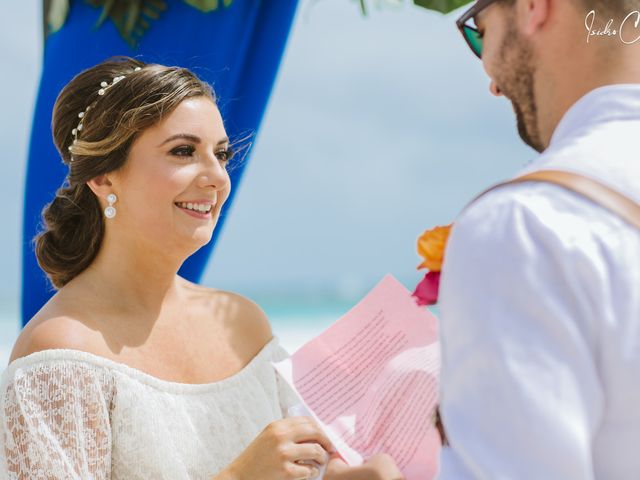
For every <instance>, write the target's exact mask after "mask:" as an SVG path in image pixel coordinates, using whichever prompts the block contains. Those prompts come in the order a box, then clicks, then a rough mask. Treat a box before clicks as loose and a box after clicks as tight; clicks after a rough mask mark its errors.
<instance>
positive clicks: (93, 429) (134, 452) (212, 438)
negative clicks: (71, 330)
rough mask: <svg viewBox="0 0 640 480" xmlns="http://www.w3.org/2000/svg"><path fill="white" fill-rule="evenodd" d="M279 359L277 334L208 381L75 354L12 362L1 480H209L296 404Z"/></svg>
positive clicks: (0, 415)
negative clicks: (177, 378)
mask: <svg viewBox="0 0 640 480" xmlns="http://www.w3.org/2000/svg"><path fill="white" fill-rule="evenodd" d="M286 357H288V354H287V352H286V351H285V350H284V349H283V348H282V347H281V346H280V344H279V342H278V339H277V337H274V338H273V339H272V340H271V341H270V342H269V343H267V344H266V345H265V346H264V347H263V348H262V350H260V352H259V353H258V354H257V355H256V356H255V357H254V358H253V359H252V360H251V361H250V362H249V363H248V364H247V365H246V366H245V367H244V368H243V369H242V370H240V371H239V372H238V373H236V374H234V375H232V376H230V377H227V378H225V379H223V380H220V381H217V382H214V383H206V384H187V383H176V382H169V381H166V380H161V379H159V378H156V377H153V376H151V375H149V374H147V373H144V372H142V371H140V370H137V369H134V368H131V367H129V366H127V365H125V364H122V363H118V362H114V361H112V360H109V359H107V358H104V357H101V356H97V355H93V354H91V353H87V352H82V351H79V350H69V349H54V350H43V351H40V352H35V353H32V354H30V355H27V356H25V357H22V358H19V359H17V360H14V361H13V362H11V364H10V365H9V366H8V367H7V368H6V370H5V371H4V372H3V374H2V377H0V479H2V480H5V479H12V480H14V479H15V480H18V479H29V480H38V479H47V480H49V479H55V480H63V479H64V480H81V479H82V480H87V479H94V480H97V479H112V480H142V479H145V480H146V479H154V480H155V479H158V480H160V479H167V480H169V479H170V480H187V479H189V480H192V479H193V480H196V479H197V480H210V479H211V478H212V477H213V476H214V475H215V474H216V473H218V472H219V471H220V470H222V469H223V468H224V467H226V466H227V465H228V464H229V463H231V462H232V461H233V460H234V459H235V458H236V457H237V456H238V455H240V453H242V452H243V451H244V449H245V448H246V447H247V445H248V444H249V443H250V442H252V441H253V439H254V438H255V437H256V436H257V435H258V434H259V433H260V432H261V430H262V429H263V428H264V427H265V426H266V425H268V424H269V423H271V422H272V421H274V420H277V419H280V418H282V417H283V416H284V415H286V412H287V409H288V408H289V407H291V406H293V405H294V404H296V403H297V400H296V398H295V394H294V393H292V391H291V390H290V389H289V387H288V386H286V385H285V384H284V382H282V381H281V380H280V379H279V377H278V376H276V372H275V369H274V368H273V366H272V365H271V361H279V360H282V359H284V358H286Z"/></svg>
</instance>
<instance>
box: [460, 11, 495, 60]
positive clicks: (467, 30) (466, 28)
mask: <svg viewBox="0 0 640 480" xmlns="http://www.w3.org/2000/svg"><path fill="white" fill-rule="evenodd" d="M497 1H498V0H478V1H477V2H476V3H475V5H474V6H473V7H471V8H470V9H469V10H467V11H466V12H464V13H463V14H462V16H461V17H460V18H458V20H456V25H457V26H458V30H460V33H462V36H463V37H464V39H465V40H466V41H467V45H469V48H471V51H472V52H473V53H475V54H476V56H477V57H478V58H482V35H480V31H479V30H478V27H476V26H475V16H476V15H478V14H479V13H480V12H481V11H482V10H484V9H485V8H487V7H488V6H489V5H491V4H492V3H495V2H497ZM472 20H473V21H474V24H473V25H472V24H471V23H470V22H471V21H472Z"/></svg>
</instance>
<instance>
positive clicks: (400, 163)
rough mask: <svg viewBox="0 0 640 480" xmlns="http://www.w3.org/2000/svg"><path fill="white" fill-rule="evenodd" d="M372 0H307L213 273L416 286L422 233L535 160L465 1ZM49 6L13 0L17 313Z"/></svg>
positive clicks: (5, 239) (7, 264)
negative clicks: (451, 6) (448, 5)
mask: <svg viewBox="0 0 640 480" xmlns="http://www.w3.org/2000/svg"><path fill="white" fill-rule="evenodd" d="M369 3H370V5H371V10H370V12H369V14H368V15H367V16H366V17H365V16H363V15H362V14H361V13H360V10H359V8H358V2H356V1H353V0H301V2H300V5H299V7H298V11H297V15H296V19H295V22H294V25H293V28H292V31H291V35H290V37H289V43H288V45H287V49H286V52H285V56H284V58H283V61H282V65H281V69H280V72H279V73H278V78H277V80H276V84H275V87H274V91H273V94H272V97H271V99H270V101H269V106H268V109H267V112H266V114H265V117H264V120H263V124H262V128H261V130H260V132H259V133H258V136H257V139H256V142H255V146H254V149H253V153H252V157H251V159H250V163H249V165H248V167H247V169H246V170H245V175H244V178H243V180H242V182H241V183H240V184H239V185H236V186H235V188H236V189H237V190H238V192H237V193H238V194H237V196H236V199H235V202H234V204H233V206H232V208H231V209H230V211H229V214H228V218H227V219H226V223H225V226H224V229H223V231H222V233H221V236H220V238H219V243H218V245H217V246H216V249H215V251H214V254H213V256H212V257H211V261H210V263H209V265H208V267H207V270H206V273H205V275H204V276H203V278H202V281H201V283H203V284H205V285H208V286H212V287H216V288H224V289H229V290H233V291H236V292H239V293H242V294H245V295H248V296H250V297H251V298H254V299H256V300H257V301H259V302H283V303H287V302H288V303H292V304H297V303H299V304H301V305H304V304H305V303H306V304H309V303H313V302H319V301H320V302H321V301H327V299H333V300H336V299H338V300H340V301H344V302H354V301H356V300H358V299H359V298H360V297H361V296H362V295H363V294H364V293H365V292H366V291H368V290H369V289H370V288H371V287H372V286H373V285H375V283H377V282H378V281H379V280H380V279H381V278H382V277H383V276H384V275H385V274H386V273H391V274H393V275H395V276H396V277H397V278H398V279H400V280H401V281H402V282H403V283H404V284H405V285H406V286H407V287H409V288H411V287H412V286H413V285H415V283H417V282H418V281H419V279H420V273H419V272H418V271H417V270H416V268H415V267H416V265H417V264H418V263H419V262H420V258H419V257H418V255H417V253H416V239H417V237H418V235H419V234H420V233H422V232H423V231H424V230H425V229H428V228H431V227H432V226H435V225H442V224H448V223H450V222H452V221H453V220H455V216H456V214H457V213H458V212H459V211H460V209H461V208H462V207H463V206H464V205H465V204H466V203H467V202H468V201H469V200H471V199H472V198H473V197H474V195H475V194H476V193H479V192H480V191H482V190H483V189H484V188H486V187H488V186H489V185H491V184H492V183H494V182H497V181H500V180H502V179H505V178H507V177H509V176H512V175H515V174H516V173H517V172H518V170H519V169H520V168H521V167H523V166H524V165H525V164H526V163H527V162H529V161H530V160H532V159H533V158H534V157H535V155H536V154H535V152H534V151H533V150H531V149H529V148H528V147H526V146H525V145H524V144H523V143H522V142H521V140H520V139H519V137H518V135H517V131H516V128H515V120H514V114H513V111H512V108H511V104H510V103H509V102H508V100H506V99H504V98H495V97H493V96H492V95H491V94H490V93H489V79H488V77H487V76H486V74H485V72H484V70H483V68H482V64H481V62H480V61H479V60H478V59H477V58H476V57H474V56H473V54H472V53H471V52H470V51H469V49H468V48H467V46H466V45H465V43H464V41H463V39H462V37H461V36H460V34H459V33H458V31H457V30H456V28H455V23H454V22H455V18H456V16H457V15H459V14H460V12H459V11H458V12H454V13H453V14H450V15H446V16H445V15H441V14H437V13H434V12H430V11H427V10H424V9H422V8H419V7H416V6H413V5H412V4H411V2H410V1H408V0H405V1H395V2H390V3H389V4H387V3H385V2H369ZM376 4H380V6H379V7H376ZM40 5H41V2H39V1H29V2H14V1H10V0H0V18H1V19H2V20H0V21H1V22H2V23H3V25H2V28H0V60H1V61H2V64H3V69H2V70H3V72H4V74H3V75H1V76H0V102H1V105H2V106H3V108H2V110H1V112H2V113H1V115H2V117H1V118H2V124H1V126H2V128H1V129H0V135H1V137H0V140H1V145H2V146H3V153H4V155H3V161H2V162H0V182H1V184H0V200H1V201H2V204H3V205H4V209H3V213H4V215H3V220H4V221H3V222H2V223H3V226H2V229H1V230H2V235H0V252H2V253H0V271H2V272H3V276H2V279H1V280H0V305H2V306H3V307H4V309H10V310H12V311H16V312H17V311H18V305H19V295H20V293H19V289H20V283H21V282H20V275H21V272H20V255H21V253H20V240H21V239H20V236H21V231H22V202H23V195H24V176H25V160H26V157H27V145H28V141H29V134H30V126H31V119H32V114H33V106H34V103H35V97H36V94H37V87H38V82H39V75H40V64H41V59H42V33H41V12H40V8H41V7H40ZM70 54H72V52H70Z"/></svg>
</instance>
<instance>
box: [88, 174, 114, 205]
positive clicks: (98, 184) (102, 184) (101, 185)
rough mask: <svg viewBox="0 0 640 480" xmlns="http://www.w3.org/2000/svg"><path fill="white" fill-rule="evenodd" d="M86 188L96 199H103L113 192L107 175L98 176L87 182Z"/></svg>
mask: <svg viewBox="0 0 640 480" xmlns="http://www.w3.org/2000/svg"><path fill="white" fill-rule="evenodd" d="M87 186H88V187H89V188H90V189H91V191H93V193H95V195H96V197H98V198H102V199H105V198H107V195H109V194H110V193H114V191H113V183H112V182H111V178H110V175H109V174H106V173H104V174H102V175H98V176H97V177H93V178H92V179H91V180H89V181H88V182H87Z"/></svg>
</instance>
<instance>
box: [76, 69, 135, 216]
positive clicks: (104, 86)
mask: <svg viewBox="0 0 640 480" xmlns="http://www.w3.org/2000/svg"><path fill="white" fill-rule="evenodd" d="M138 70H142V68H141V67H136V68H134V69H133V72H137V71H138ZM133 72H132V73H133ZM124 77H126V75H118V76H117V77H114V78H113V80H112V81H111V83H108V82H106V81H102V82H100V90H98V95H100V96H102V95H104V94H105V92H106V91H107V90H109V89H110V88H111V87H113V86H114V85H115V84H116V83H118V82H119V81H120V80H122V79H123V78H124ZM96 101H97V99H96V100H94V101H93V103H92V104H91V105H89V106H88V107H87V108H85V110H84V112H80V113H79V114H78V118H79V119H80V121H79V122H78V125H77V126H76V128H74V129H73V130H71V134H72V135H73V144H72V145H69V147H67V148H68V150H69V151H70V152H71V151H73V145H75V144H76V143H77V141H78V132H80V131H81V130H82V125H83V124H82V122H83V121H84V116H85V115H86V114H87V112H88V111H89V110H90V109H91V107H92V106H93V105H95V103H96ZM70 161H71V162H73V155H71V160H70ZM114 201H115V200H114ZM114 212H115V209H114ZM114 215H115V213H114Z"/></svg>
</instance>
